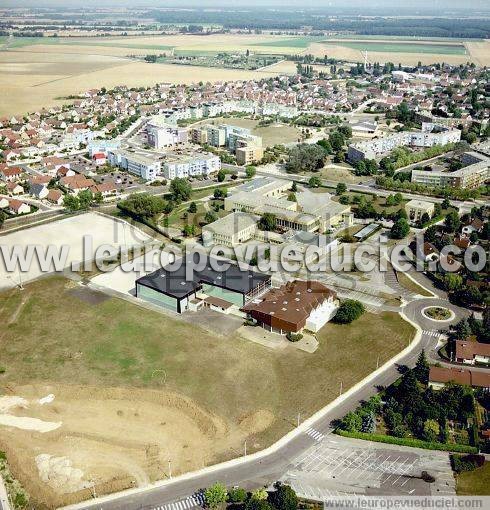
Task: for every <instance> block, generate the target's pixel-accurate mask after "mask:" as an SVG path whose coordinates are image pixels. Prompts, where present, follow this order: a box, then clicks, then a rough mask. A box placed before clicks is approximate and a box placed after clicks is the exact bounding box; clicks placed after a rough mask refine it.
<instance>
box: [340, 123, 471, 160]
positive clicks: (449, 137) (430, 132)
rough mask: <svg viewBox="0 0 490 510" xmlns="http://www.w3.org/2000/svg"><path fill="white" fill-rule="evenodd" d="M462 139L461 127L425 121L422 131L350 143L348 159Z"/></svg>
mask: <svg viewBox="0 0 490 510" xmlns="http://www.w3.org/2000/svg"><path fill="white" fill-rule="evenodd" d="M460 140H461V131H460V130H459V129H448V128H446V127H443V126H438V125H435V124H432V123H428V122H424V123H423V124H422V131H420V132H417V131H404V132H401V133H395V134H393V135H389V136H386V137H384V138H376V139H374V140H370V141H366V142H359V143H355V144H351V145H349V150H348V159H349V161H352V162H356V161H359V160H362V159H376V157H378V156H382V155H383V154H387V153H389V152H391V151H392V150H393V149H396V148H397V147H404V146H405V147H433V146H434V145H446V144H448V143H455V142H459V141H460Z"/></svg>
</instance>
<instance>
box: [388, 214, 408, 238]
mask: <svg viewBox="0 0 490 510" xmlns="http://www.w3.org/2000/svg"><path fill="white" fill-rule="evenodd" d="M409 232H410V225H409V224H408V221H407V220H406V219H405V218H399V219H398V220H396V222H395V224H394V225H393V226H392V227H391V237H392V238H393V239H403V238H404V237H406V236H407V235H408V233H409Z"/></svg>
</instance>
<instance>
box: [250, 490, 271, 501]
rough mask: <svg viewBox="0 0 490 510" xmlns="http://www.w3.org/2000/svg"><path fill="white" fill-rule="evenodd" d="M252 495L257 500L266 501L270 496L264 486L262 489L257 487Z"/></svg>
mask: <svg viewBox="0 0 490 510" xmlns="http://www.w3.org/2000/svg"><path fill="white" fill-rule="evenodd" d="M250 497H251V498H252V499H256V500H257V501H264V500H266V499H267V498H268V497H269V493H268V492H267V491H266V490H265V489H264V487H261V488H260V489H255V490H254V491H253V492H252V494H251V495H250Z"/></svg>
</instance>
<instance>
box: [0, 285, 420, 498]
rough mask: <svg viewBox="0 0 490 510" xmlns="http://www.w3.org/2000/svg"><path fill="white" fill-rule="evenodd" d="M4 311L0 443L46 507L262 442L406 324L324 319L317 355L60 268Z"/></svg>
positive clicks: (372, 358) (348, 379) (385, 346)
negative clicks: (128, 297) (206, 324)
mask: <svg viewBox="0 0 490 510" xmlns="http://www.w3.org/2000/svg"><path fill="white" fill-rule="evenodd" d="M0 320H1V321H2V324H4V327H3V328H2V331H1V332H0V352H1V353H2V354H1V357H0V365H1V367H2V369H5V372H4V373H3V374H2V375H0V399H1V398H2V396H3V397H7V398H10V399H12V398H13V397H17V398H16V399H14V400H13V402H14V403H15V402H17V404H16V405H11V406H9V405H3V406H2V405H1V401H0V450H2V449H5V450H6V451H7V454H8V457H9V459H10V461H11V464H12V468H13V471H14V473H15V475H16V476H17V477H18V478H19V479H20V481H21V482H22V483H23V484H24V485H25V486H26V488H27V489H28V491H29V492H30V493H31V495H32V497H33V499H35V500H36V501H37V502H38V503H39V502H43V503H44V504H45V505H46V506H48V507H54V506H56V505H60V504H62V503H67V502H71V501H75V500H77V499H81V498H84V497H88V496H89V495H90V492H89V491H90V490H91V488H90V486H91V485H93V484H94V483H95V485H96V491H97V493H98V494H99V493H102V492H107V491H114V490H117V489H121V488H123V487H131V486H134V485H141V484H145V483H147V482H148V481H151V480H155V479H162V478H164V477H165V476H167V475H168V460H171V463H172V471H173V474H178V473H182V472H184V471H189V470H193V469H198V468H200V467H202V466H203V465H209V464H212V463H215V462H218V461H221V460H224V459H229V458H233V457H236V456H239V455H240V454H241V452H242V449H243V441H244V440H245V439H247V444H248V449H249V451H254V450H259V449H262V448H264V447H265V446H267V445H269V444H271V443H272V442H273V441H274V440H276V439H278V438H279V437H280V436H282V435H283V434H284V433H286V432H288V431H289V430H291V429H292V428H293V427H294V426H295V422H296V417H297V414H298V412H301V415H302V416H305V417H306V416H308V415H311V414H312V413H313V412H314V411H316V410H318V409H319V408H320V407H322V406H323V405H325V404H326V403H327V402H329V401H331V400H332V399H333V398H335V397H336V396H337V395H338V388H339V381H340V380H342V381H343V385H344V388H345V389H347V388H348V387H350V386H352V385H353V384H354V383H355V382H356V381H358V380H359V379H361V378H362V377H364V376H365V375H367V374H368V373H369V372H370V371H371V370H373V369H374V368H375V366H376V362H377V360H376V358H377V355H378V354H379V355H380V362H381V363H382V362H383V361H385V360H387V359H389V358H390V357H392V356H393V355H394V354H395V353H396V352H399V351H400V350H401V349H402V348H404V347H405V346H406V345H407V342H408V340H409V339H410V338H412V336H413V334H414V332H413V328H412V327H411V326H410V325H409V324H407V323H406V322H404V321H403V320H402V319H401V318H400V317H399V316H398V315H397V314H393V313H384V314H379V315H371V314H366V315H365V316H364V317H362V318H361V319H360V320H359V321H357V322H356V323H355V324H353V325H350V326H339V325H334V324H328V325H327V326H326V327H324V328H323V329H322V331H321V332H320V335H319V341H320V347H319V349H318V350H317V351H316V352H315V353H314V354H307V353H304V352H300V351H298V350H296V349H294V348H291V349H289V348H288V349H285V350H281V351H275V350H269V349H267V348H265V347H262V346H259V345H257V344H255V343H251V342H248V341H246V340H244V339H242V338H241V337H238V336H237V334H236V333H231V334H227V335H226V336H221V335H220V334H219V332H216V333H214V334H211V333H209V332H207V331H205V330H203V329H201V328H200V327H198V326H196V325H195V324H190V323H189V322H183V321H181V320H179V319H178V318H176V317H175V318H174V316H169V315H165V314H161V313H156V312H152V311H149V310H147V309H144V308H141V307H140V306H137V305H133V304H132V303H128V302H127V301H124V300H121V299H116V298H111V297H108V296H106V295H104V294H100V293H96V292H93V291H90V290H88V289H86V288H84V287H83V286H80V285H79V284H76V283H74V282H71V281H69V280H66V279H64V278H61V277H51V278H47V279H43V280H39V281H36V282H33V283H31V284H29V285H27V286H26V288H25V290H24V291H19V290H18V289H12V290H9V291H6V292H3V293H0ZM380 332H382V333H381V334H380ZM361 359H362V360H363V363H359V360H361ZM19 399H24V401H22V400H20V402H21V404H22V403H23V405H19ZM39 399H45V401H47V402H46V403H44V404H43V405H41V404H40V402H39ZM2 409H3V411H2ZM2 413H3V416H1V414H2ZM22 417H23V418H24V419H21V418H22ZM33 419H34V420H33ZM19 420H20V421H19ZM38 420H40V421H38ZM26 428H30V430H26ZM36 428H39V429H41V430H47V431H46V432H38V431H36ZM198 445H199V447H198ZM109 458H111V459H112V458H114V459H116V462H115V463H113V464H111V463H109V462H108V459H109ZM50 472H52V476H49V478H48V476H47V474H46V473H50ZM80 491H81V492H80Z"/></svg>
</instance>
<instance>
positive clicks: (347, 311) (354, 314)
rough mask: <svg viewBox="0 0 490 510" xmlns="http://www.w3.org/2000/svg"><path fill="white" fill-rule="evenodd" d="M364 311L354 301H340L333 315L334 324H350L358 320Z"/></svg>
mask: <svg viewBox="0 0 490 510" xmlns="http://www.w3.org/2000/svg"><path fill="white" fill-rule="evenodd" d="M365 311H366V309H365V308H364V305H363V304H362V303H361V302H360V301H357V300H355V299H346V300H345V301H342V303H341V304H340V306H339V309H338V310H337V313H336V314H335V322H339V323H340V324H350V323H351V322H353V321H355V320H357V319H359V317H361V315H362V314H363V313H364V312H365Z"/></svg>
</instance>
